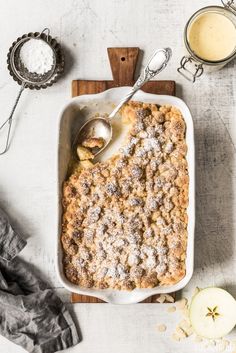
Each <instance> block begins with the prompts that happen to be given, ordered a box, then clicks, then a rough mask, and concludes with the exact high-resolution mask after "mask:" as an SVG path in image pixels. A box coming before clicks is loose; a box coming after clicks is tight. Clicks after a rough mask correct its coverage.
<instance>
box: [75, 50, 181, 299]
mask: <svg viewBox="0 0 236 353" xmlns="http://www.w3.org/2000/svg"><path fill="white" fill-rule="evenodd" d="M107 52H108V57H109V61H110V66H111V71H112V76H113V80H108V81H105V80H96V81H94V80H74V81H72V97H76V96H80V95H82V94H93V93H100V92H103V91H105V90H107V89H109V88H113V87H119V86H132V85H133V84H134V81H135V69H136V65H137V61H138V56H139V52H140V50H139V48H136V47H134V48H108V49H107ZM142 90H143V91H145V92H148V93H154V94H167V95H170V96H174V95H175V81H149V82H147V83H146V84H145V85H144V86H143V87H142ZM171 295H172V296H173V297H174V295H173V293H172V294H171ZM158 298H159V295H154V296H152V297H150V298H148V299H146V300H144V303H158V301H157V299H158ZM71 302H72V303H104V301H102V300H100V299H97V298H94V297H89V296H86V295H80V294H76V293H72V294H71Z"/></svg>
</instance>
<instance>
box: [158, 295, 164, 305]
mask: <svg viewBox="0 0 236 353" xmlns="http://www.w3.org/2000/svg"><path fill="white" fill-rule="evenodd" d="M165 300H166V297H165V295H164V294H161V295H160V296H159V297H158V298H157V299H156V301H157V302H158V303H161V304H162V303H164V301H165Z"/></svg>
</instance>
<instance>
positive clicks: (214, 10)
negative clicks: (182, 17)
mask: <svg viewBox="0 0 236 353" xmlns="http://www.w3.org/2000/svg"><path fill="white" fill-rule="evenodd" d="M222 4H223V5H224V7H223V6H207V7H204V8H202V9H200V10H198V11H197V12H195V13H194V14H193V15H192V16H191V17H190V19H189V20H188V22H187V24H186V26H185V29H184V44H185V51H186V55H184V56H183V57H182V59H181V61H180V67H179V68H178V69H177V71H178V72H179V73H180V74H181V75H183V76H184V77H185V78H186V79H188V80H190V81H192V82H195V80H196V79H197V78H198V77H200V76H201V75H202V74H203V72H206V73H209V72H212V71H216V70H219V69H221V68H222V67H223V66H224V65H226V64H227V63H228V62H229V61H231V60H232V59H233V58H235V57H236V41H235V44H234V43H233V44H234V48H233V50H232V51H231V52H230V53H228V55H226V56H224V57H222V58H219V57H218V58H210V59H209V58H206V57H205V58H204V57H203V56H202V57H201V55H199V53H197V50H196V49H195V50H194V49H193V45H191V43H190V41H191V40H190V39H191V38H194V37H193V35H192V37H191V36H190V33H191V31H192V30H193V24H196V23H197V22H196V20H197V21H198V25H199V23H200V20H199V19H200V17H201V18H203V15H205V17H206V15H209V14H218V15H223V16H224V19H225V20H226V19H228V20H230V21H231V23H232V24H233V26H234V27H235V33H236V7H235V4H234V0H229V1H228V2H227V3H226V2H224V0H222ZM211 16H212V15H211ZM222 19H223V18H222ZM226 22H229V21H226ZM205 23H206V21H205ZM227 25H228V23H227ZM195 27H196V25H195ZM225 27H226V26H221V31H222V30H223V29H224V28H225ZM196 28H197V27H196ZM227 28H228V27H227ZM199 36H200V34H199ZM202 38H204V40H205V39H206V36H204V37H202ZM221 38H223V37H222V33H221ZM224 38H225V37H224ZM233 41H234V40H233ZM209 44H210V45H209V47H210V46H211V43H209ZM231 44H232V43H231ZM219 48H220V47H219Z"/></svg>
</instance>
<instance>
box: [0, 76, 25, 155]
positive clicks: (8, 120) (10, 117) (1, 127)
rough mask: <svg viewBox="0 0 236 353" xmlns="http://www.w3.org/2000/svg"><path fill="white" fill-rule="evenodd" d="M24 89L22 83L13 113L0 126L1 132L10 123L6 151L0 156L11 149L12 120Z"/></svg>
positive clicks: (1, 153) (0, 153)
mask: <svg viewBox="0 0 236 353" xmlns="http://www.w3.org/2000/svg"><path fill="white" fill-rule="evenodd" d="M24 89H25V83H22V85H21V88H20V91H19V93H18V95H17V97H16V100H15V103H14V106H13V108H12V110H11V113H10V116H9V118H8V119H7V120H6V121H5V122H4V123H3V124H2V125H1V126H0V130H2V129H3V127H4V126H5V125H6V124H7V123H9V126H8V132H7V139H6V145H5V148H4V150H3V151H2V152H0V156H1V155H3V154H4V153H6V152H7V151H8V149H9V140H10V134H11V126H12V119H13V115H14V112H15V110H16V107H17V104H18V102H19V100H20V97H21V94H22V92H23V91H24Z"/></svg>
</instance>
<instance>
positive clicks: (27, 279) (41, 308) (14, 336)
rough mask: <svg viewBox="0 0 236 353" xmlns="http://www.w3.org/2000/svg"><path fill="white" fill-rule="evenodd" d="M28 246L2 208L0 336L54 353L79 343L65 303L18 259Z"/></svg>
mask: <svg viewBox="0 0 236 353" xmlns="http://www.w3.org/2000/svg"><path fill="white" fill-rule="evenodd" d="M25 245H26V241H25V240H23V239H22V238H21V237H20V236H19V235H18V234H17V233H16V232H15V231H14V229H13V228H12V227H11V224H10V222H9V219H8V217H7V215H6V214H5V213H4V212H3V211H2V210H1V209H0V334H1V335H3V336H5V337H6V338H8V339H9V340H11V341H12V342H14V343H16V344H18V345H20V346H22V347H23V348H24V349H26V350H27V351H28V352H32V353H53V352H56V351H59V350H63V349H66V348H69V347H71V346H74V345H76V344H77V343H78V342H79V336H78V333H77V329H76V326H75V324H74V322H73V319H72V317H71V315H70V313H69V312H68V310H67V309H66V307H65V305H64V304H63V303H62V301H61V300H60V299H59V298H58V297H57V296H56V295H55V293H54V292H53V291H52V290H51V289H49V288H48V286H47V284H46V283H44V282H43V281H42V280H41V279H39V278H38V277H36V276H35V274H34V273H33V272H32V270H30V269H29V264H27V263H25V262H24V261H23V260H22V259H20V258H18V257H15V256H16V255H17V254H18V253H19V252H20V251H21V250H22V249H23V247H24V246H25Z"/></svg>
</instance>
